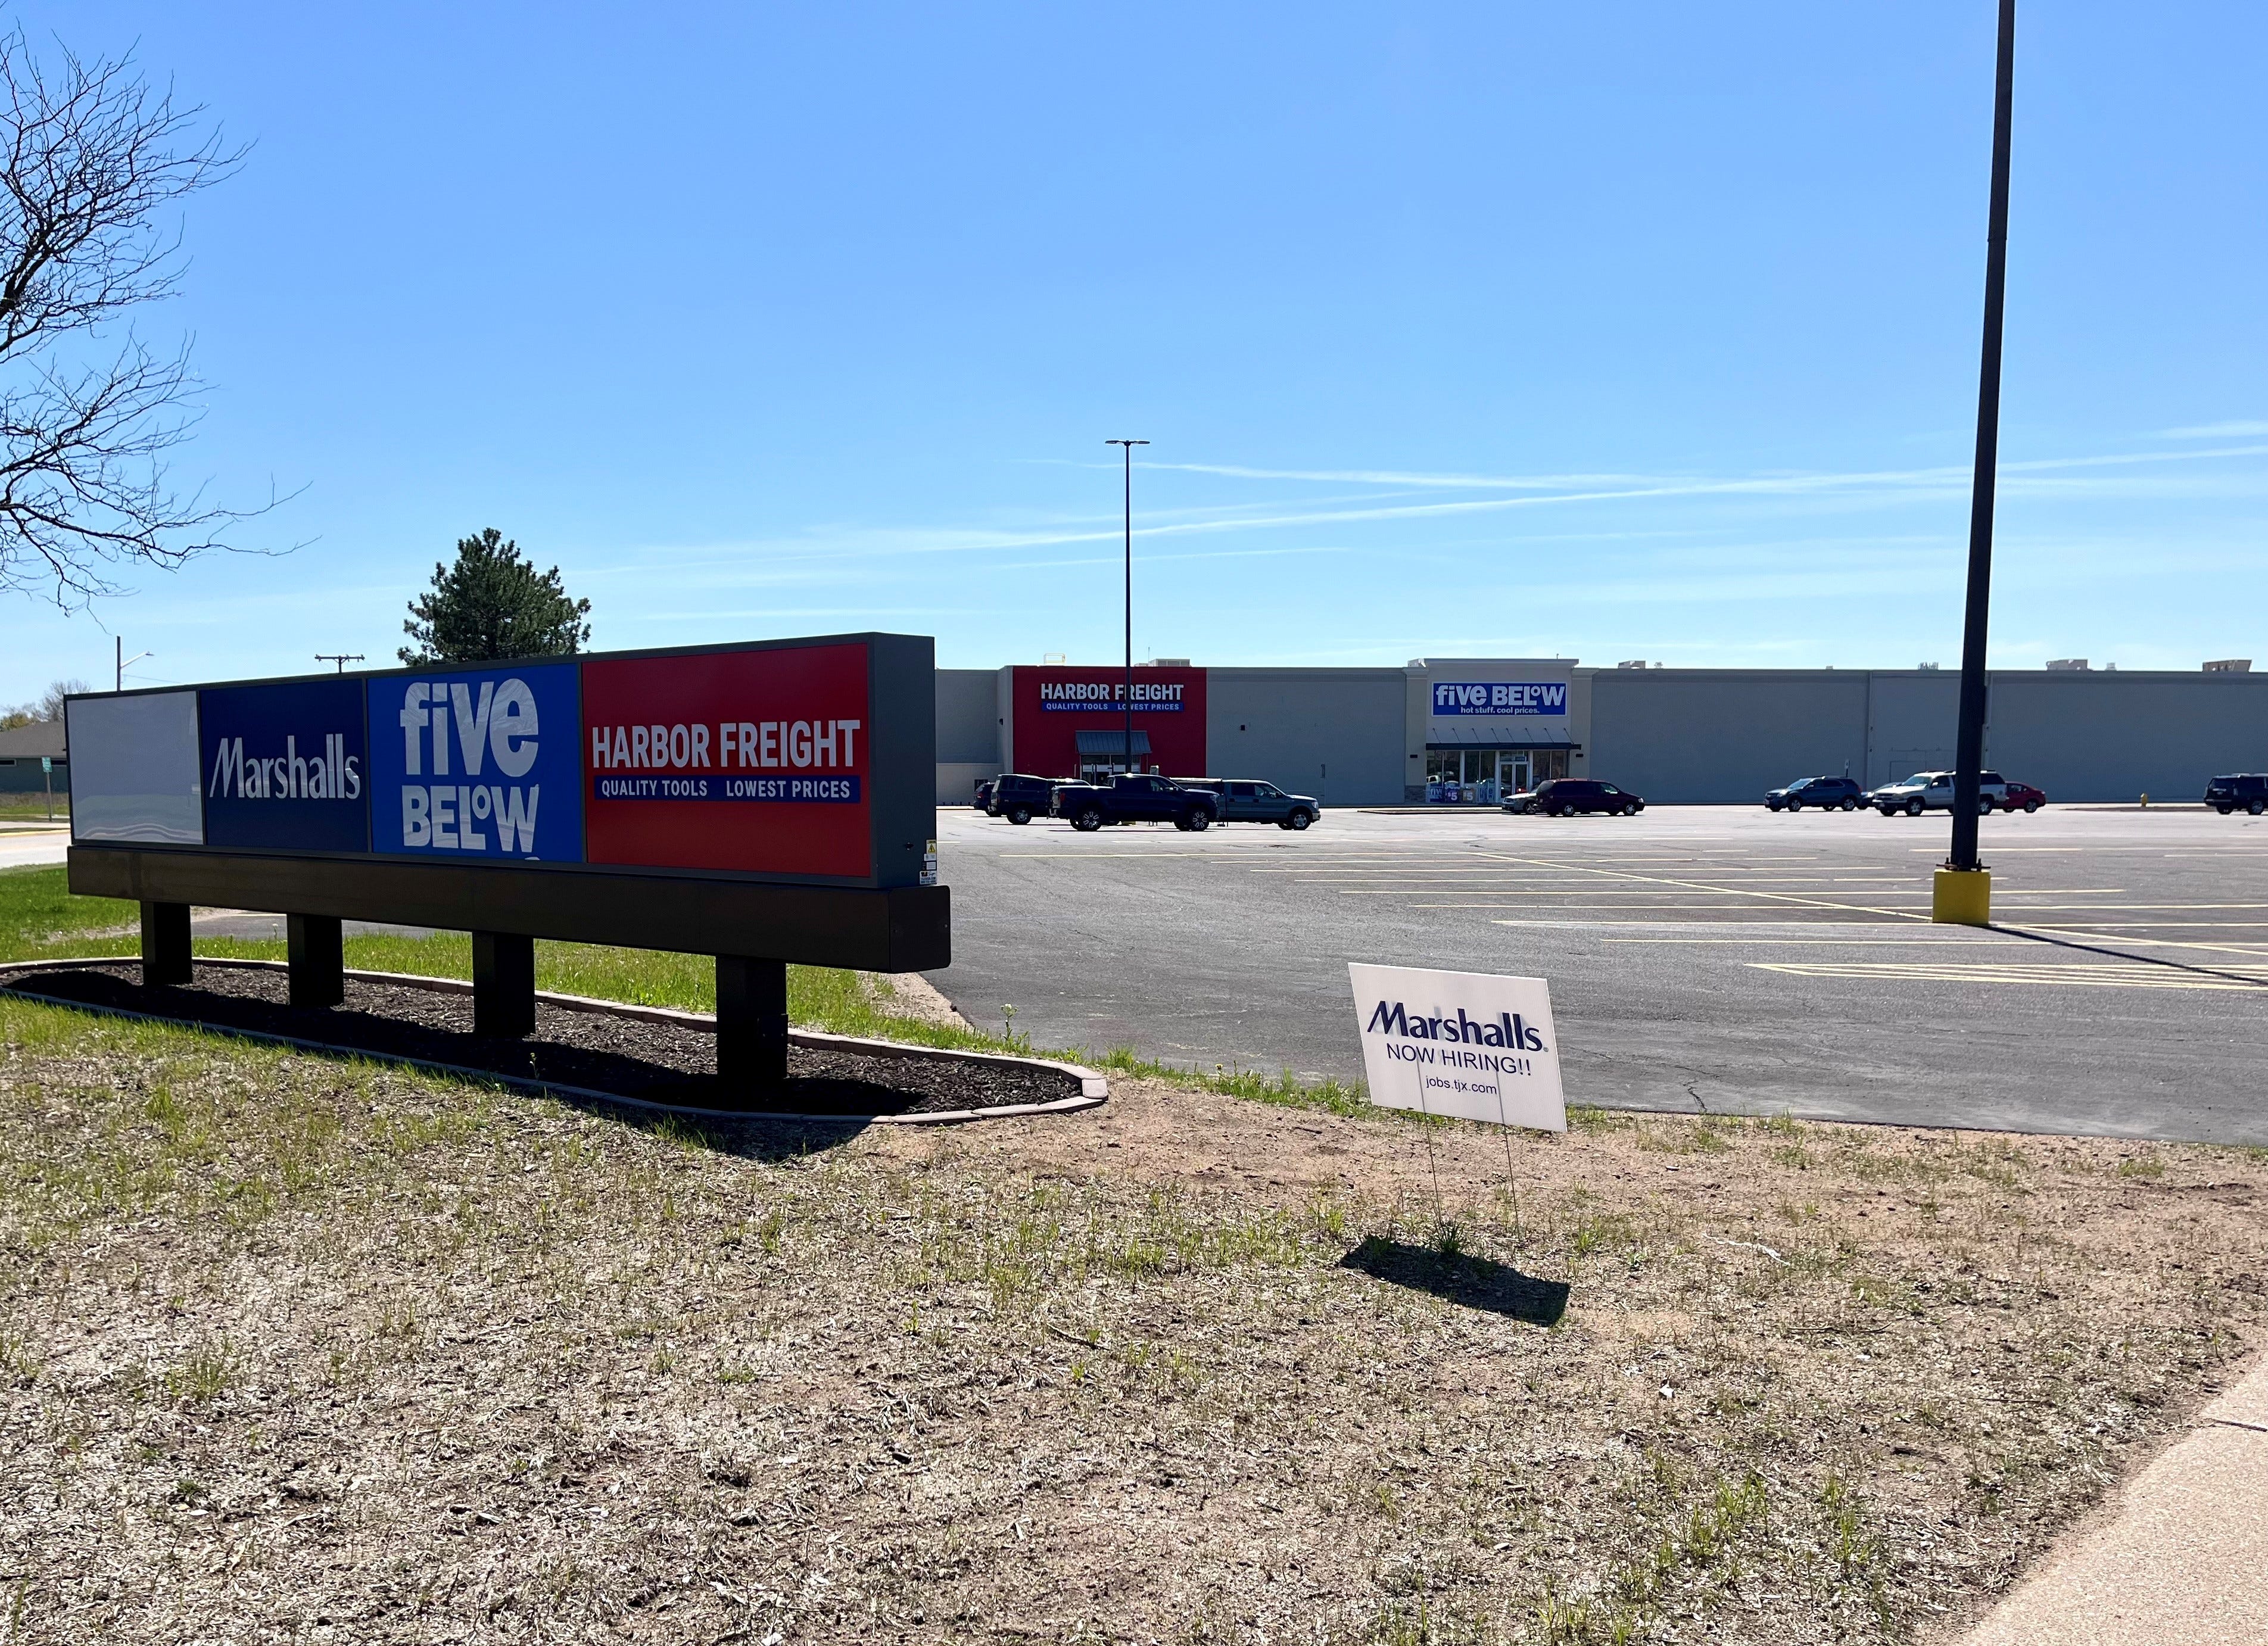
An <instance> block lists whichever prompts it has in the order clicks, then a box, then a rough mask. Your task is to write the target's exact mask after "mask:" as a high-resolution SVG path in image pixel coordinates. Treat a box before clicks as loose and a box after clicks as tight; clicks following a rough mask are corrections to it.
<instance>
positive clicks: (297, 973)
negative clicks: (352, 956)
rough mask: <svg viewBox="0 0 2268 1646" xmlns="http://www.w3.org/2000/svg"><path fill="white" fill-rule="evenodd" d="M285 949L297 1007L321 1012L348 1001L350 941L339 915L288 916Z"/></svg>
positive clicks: (293, 1000)
mask: <svg viewBox="0 0 2268 1646" xmlns="http://www.w3.org/2000/svg"><path fill="white" fill-rule="evenodd" d="M284 955H285V959H286V963H287V964H288V965H289V966H290V968H291V1003H292V1004H293V1005H295V1006H306V1007H312V1008H313V1009H315V1010H322V1009H323V1008H324V1007H327V1006H335V1005H337V1004H339V1003H341V1002H342V1001H343V1000H345V999H346V997H347V969H346V967H347V962H346V939H345V934H344V931H343V930H342V927H341V925H340V923H339V920H338V917H337V916H336V915H289V914H287V915H284Z"/></svg>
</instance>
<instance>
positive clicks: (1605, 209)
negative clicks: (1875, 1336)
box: [0, 0, 2268, 700]
mask: <svg viewBox="0 0 2268 1646" xmlns="http://www.w3.org/2000/svg"><path fill="white" fill-rule="evenodd" d="M1991 12H1992V6H1991V4H1990V0H1964V3H1963V4H1940V3H1938V0H1896V3H1895V4H1892V3H1888V0H1885V3H1883V4H1861V3H1857V0H1853V3H1851V4H1836V5H1831V6H1821V5H1818V4H1734V5H1727V6H1717V7H1695V6H1691V5H1689V4H1623V5H1618V6H1613V7H1599V6H1585V7H1568V6H1551V7H1545V6H1541V5H1531V4H1494V5H1476V6H1469V7H1459V6H1449V5H1435V6H1406V7H1395V8H1387V7H1374V8H1373V7H1366V8H1353V7H1332V6H1316V5H1307V6H1302V7H1299V8H1292V7H1288V6H1248V7H1236V8H1226V7H1219V6H1203V7H1200V6H1173V5H1160V6H1152V7H1148V8H1144V9H1141V10H1139V11H1127V10H1125V9H1123V8H1120V9H1105V8H1094V7H1062V6H1046V7H1042V6H1036V5H1035V6H1028V7H1010V6H977V7H957V8H942V7H924V8H910V7H908V8H894V7H881V6H856V5H842V6H829V7H799V8H789V7H757V6H741V5H733V6H726V5H697V4H646V5H641V6H637V7H632V6H627V5H625V6H620V7H616V8H609V9H600V8H593V7H576V6H572V5H566V4H547V5H542V6H537V5H533V4H530V5H505V4H489V5H475V6H466V5H462V4H456V5H448V6H442V5H421V4H397V5H389V6H385V7H380V6H377V5H355V4H339V5H328V6H306V5H283V4H212V3H208V4H188V5H184V4H173V5H162V6H161V5H158V4H129V3H126V0H69V4H55V3H54V0H19V3H18V5H17V6H16V7H15V8H14V14H15V16H16V17H17V18H18V19H19V20H21V21H22V23H23V24H24V25H25V26H26V28H27V29H28V30H29V31H30V32H31V33H33V35H34V37H35V38H46V37H48V36H51V35H55V34H60V35H61V36H62V37H63V39H65V40H68V41H69V42H70V44H71V45H73V46H74V47H75V48H77V49H78V50H80V51H82V52H89V53H100V52H109V51H115V50H118V49H121V48H124V47H127V46H129V45H135V46H136V49H137V50H138V53H139V56H140V60H141V62H143V63H144V65H145V67H146V68H147V70H149V71H150V72H151V74H152V75H153V76H155V77H161V78H162V77H168V76H170V77H172V78H173V80H174V81H175V83H176V85H177V86H178V88H179V90H180V93H181V94H182V95H184V96H185V97H187V98H189V99H195V100H202V101H203V102H205V103H207V104H209V105H210V107H211V108H212V109H213V111H214V112H215V114H217V115H218V116H220V117H221V118H222V119H223V121H225V125H226V127H227V129H228V130H229V131H230V132H231V133H232V134H233V135H235V136H239V137H241V138H246V139H249V140H251V141H252V142H253V143H254V144H255V147H254V151H253V153H252V156H251V158H250V160H249V162H248V163H247V165H246V166H245V168H244V170H243V172H242V173H241V174H240V175H239V176H238V177H237V178H236V179H234V180H232V181H230V182H228V183H226V184H225V185H224V186H222V187H219V188H217V189H215V190H213V191H211V192H210V193H209V194H206V195H202V196H200V197H198V198H196V199H195V200H194V201H192V202H190V204H189V205H188V208H187V210H186V213H185V216H184V218H183V227H184V230H185V232H186V236H187V240H188V247H189V250H190V252H191V253H192V254H193V256H194V259H195V261H194V265H193V267H192V268H191V270H190V273H189V276H188V284H187V290H186V292H185V295H184V296H183V297H182V298H180V299H179V300H178V301H176V302H174V303H172V304H170V305H166V307H165V308H163V309H162V310H158V311H154V312H149V313H147V314H145V315H144V317H143V319H142V320H141V321H140V324H141V326H142V327H143V329H144V332H145V333H146V334H150V335H151V336H153V337H160V338H166V337H171V336H173V335H174V334H178V333H182V332H187V333H190V334H194V336H195V349H196V355H195V357H196V360H197V363H198V365H199V368H200V371H201V372H202V374H203V378H205V379H206V383H207V387H206V389H205V391H204V393H203V404H204V406H205V407H206V416H205V421H204V423H203V427H202V429H201V431H200V432H199V434H198V436H197V437H196V438H195V441H194V442H193V443H192V444H191V445H189V446H188V448H186V449H185V450H184V451H183V452H181V453H180V473H181V474H183V475H184V476H185V477H187V478H189V479H192V480H195V479H203V478H205V477H207V476H210V479H211V481H212V485H213V488H214V492H215V495H216V496H217V497H218V498H220V499H222V500H224V501H231V500H233V501H243V500H256V499H259V498H261V497H264V496H267V495H268V492H269V486H270V484H271V482H272V483H273V484H274V486H275V487H276V488H277V489H279V490H281V491H284V492H287V493H295V494H296V496H293V497H292V498H291V501H290V502H288V503H285V504H284V505H283V506H281V507H278V508H277V509H276V510H275V511H273V512H272V513H270V514H269V515H267V516H265V517H263V518H261V519H259V520H257V521H254V523H252V524H251V525H248V526H247V527H246V528H244V529H243V531H242V532H241V533H240V534H239V538H240V540H242V541H244V542H246V543H247V544H251V545H261V546H269V547H281V546H286V545H291V544H299V545H301V547H297V548H296V549H295V550H294V551H293V552H291V554H289V555H284V556H283V557H281V558H272V559H271V558H256V557H247V556H232V555H217V556H214V557H212V558H210V559H209V560H206V561H203V562H199V563H196V564H195V565H193V566H192V567H190V568H189V569H187V570H185V571H182V572H180V573H178V574H172V575H167V574H162V573H146V574H142V575H140V576H139V577H137V578H136V584H137V588H138V592H137V593H136V595H135V596H134V597H133V598H131V599H119V600H110V601H105V602H103V603H102V604H101V605H99V606H98V607H97V608H96V610H95V611H94V612H93V613H92V614H81V615H77V616H72V617H69V618H65V617H63V616H59V615H57V614H55V613H54V612H53V611H52V610H51V609H48V608H43V607H41V606H39V605H38V604H36V603H33V602H29V601H26V600H23V599H11V600H10V601H9V602H8V604H7V607H6V613H5V621H6V622H7V625H8V632H9V635H10V643H9V644H8V645H7V647H6V648H5V649H4V653H5V655H4V659H0V700H12V699H15V698H20V697H26V696H29V695H32V694H34V693H36V692H37V691H38V690H39V689H40V687H42V686H44V685H45V683H46V682H47V681H48V680H50V679H52V678H54V677H55V676H58V675H77V676H79V677H82V678H85V679H86V680H90V681H95V682H98V683H99V681H101V680H103V678H104V677H105V676H106V674H107V667H108V663H109V659H110V656H111V636H112V635H113V634H114V633H117V634H122V635H123V636H124V637H125V641H126V650H128V652H129V653H132V652H136V651H141V650H151V651H154V652H156V653H157V654H158V655H157V656H156V657H155V658H152V659H151V660H150V661H149V662H147V663H145V664H144V665H140V667H139V668H138V669H137V670H136V674H135V676H134V678H135V679H136V680H142V681H144V682H150V683H155V682H158V681H168V680H199V679H210V678H226V677H237V676H247V675H257V674H265V673H272V672H291V671H298V670H300V669H303V668H306V667H309V666H312V665H311V662H310V659H311V656H312V654H313V653H315V652H318V651H339V650H345V651H361V652H365V653H368V654H370V656H371V657H372V660H373V662H376V661H379V660H389V661H390V659H391V656H392V653H393V650H394V647H395V646H396V645H398V644H399V643H401V615H402V611H403V606H404V604H405V602H406V601H407V600H408V599H409V598H410V597H411V596H412V595H413V594H414V593H415V592H416V591H417V589H418V588H419V587H420V586H421V585H422V584H423V583H424V581H425V579H426V577H428V576H429V575H430V572H431V567H432V563H433V562H434V561H435V560H436V559H437V558H439V557H442V556H444V555H446V554H447V553H448V552H449V551H450V549H451V546H452V545H453V542H454V540H455V539H456V538H457V537H459V536H460V535H463V534H467V533H472V532H474V531H476V530H477V529H479V528H480V527H482V526H485V525H495V526H497V527H499V528H500V529H502V530H503V531H504V532H505V533H507V534H508V535H511V536H512V537H515V538H517V539H518V540H519V542H520V543H521V545H522V546H523V547H526V548H527V549H528V550H529V551H530V552H531V553H533V554H534V555H535V556H536V557H537V559H538V561H539V562H540V563H542V564H545V565H549V564H550V563H552V562H557V563H559V564H560V566H561V567H562V568H563V571H564V573H565V575H566V577H567V581H568V583H569V585H570V587H571V589H572V590H573V591H574V592H578V593H581V594H587V595H588V596H590V597H591V599H592V600H593V604H594V607H595V610H594V617H595V620H596V624H597V632H596V635H595V636H594V643H595V644H598V645H601V646H641V645H665V644H692V643H701V642H708V641H721V640H728V639H734V638H743V637H755V636H770V635H791V634H803V633H818V632H829V631H834V630H839V629H846V628H868V627H872V628H895V629H901V630H909V631H915V632H925V633H932V634H934V635H936V636H937V637H938V642H939V658H940V660H941V661H943V662H945V663H946V664H948V665H969V666H990V665H996V664H999V663H1005V662H1015V661H1037V660H1039V659H1040V658H1041V657H1042V655H1043V654H1046V653H1051V652H1060V653H1064V654H1067V655H1068V656H1069V657H1070V658H1072V659H1073V660H1074V661H1090V662H1095V661H1105V660H1108V659H1109V658H1115V657H1116V655H1117V653H1118V649H1119V645H1120V640H1119V623H1120V615H1119V613H1120V607H1119V569H1118V559H1117V555H1118V537H1117V533H1118V502H1119V492H1118V474H1117V472H1116V454H1115V452H1110V451H1108V450H1107V449H1106V448H1105V447H1104V445H1102V442H1103V440H1104V439H1105V437H1108V436H1113V435H1120V434H1131V435H1138V436H1145V437H1148V438H1149V439H1151V440H1152V442H1154V444H1153V445H1151V446H1150V447H1149V448H1148V449H1147V451H1146V452H1145V454H1144V459H1145V461H1144V464H1143V466H1142V467H1138V469H1137V472H1136V482H1135V490H1136V505H1137V511H1138V515H1137V519H1138V535H1137V539H1136V555H1137V561H1138V569H1137V610H1136V621H1135V640H1136V647H1137V650H1138V654H1139V655H1142V656H1145V657H1146V656H1152V655H1161V656H1173V657H1191V658H1197V660H1198V661H1200V662H1208V663H1215V664H1241V663H1274V662H1303V663H1323V664H1328V663H1347V664H1397V663H1400V662H1402V661H1403V660H1405V659H1406V658H1411V657H1416V656H1420V655H1424V654H1427V653H1431V654H1433V655H1454V654H1466V655H1469V654H1475V653H1480V654H1494V653H1504V654H1515V655H1561V656H1575V657H1580V658H1583V659H1585V660H1586V661H1588V662H1594V663H1610V662H1614V661H1618V660H1620V659H1623V658H1638V657H1644V658H1651V659H1656V660H1660V661H1663V662H1668V663H1673V664H1691V665H1742V664H1747V665H1783V666H1795V665H1820V664H1826V663H1833V664H1837V665H1844V666H1852V665H1881V666H1905V665H1911V664H1913V663H1915V662H1917V661H1920V660H1923V659H1931V660H1941V661H1943V662H1945V663H1946V664H1947V665H1952V664H1954V663H1955V662H1956V661H1957V658H1958V633H1959V626H1960V617H1961V614H1960V589H1961V563H1962V552H1963V545H1964V540H1965V533H1966V522H1967V507H1968V461H1969V451H1970V440H1971V438H1972V419H1973V416H1974V408H1975V393H1976V388H1975V382H1976V354H1977V327H1978V314H1979V308H1980V300H1981V288H1982V281H1983V265H1984V244H1983V242H1984V217H1985V182H1986V175H1985V173H1986V164H1987V159H1988V148H1989V139H1990V114H1991V110H1990V93H1991V55H1992V39H1991V22H1992V18H1991ZM2264 56H2268V9H2264V8H2261V7H2259V6H2257V5H2249V6H2248V5H2237V4H2187V5H2184V4H2173V5H2168V6H2161V7H2152V8H2137V7H2133V6H2131V5H2113V4H2099V3H2094V0H2069V3H2065V4H2049V3H2046V0H2036V3H2034V4H2029V6H2028V7H2027V9H2026V10H2025V12H2024V16H2023V19H2022V33H2021V40H2020V59H2019V68H2018V82H2017V121H2016V148H2015V186H2014V228H2013V234H2012V252H2011V260H2010V268H2011V275H2010V287H2009V328H2008V356H2007V401H2006V412H2005V423H2004V431H2005V432H2004V441H2003V455H2004V457H2005V459H2007V467H2006V468H2005V469H2004V474H2003V481H2002V487H2001V534H2000V553H1999V577H1998V580H1997V590H1996V604H1995V622H1994V644H1993V660H1994V661H1995V662H1996V663H1997V664H1999V665H2004V666H2029V665H2037V664H2039V663H2040V662H2042V661H2043V660H2045V659H2046V658H2051V657H2063V656H2086V657H2090V658H2094V659H2095V660H2096V661H2097V662H2098V663H2100V662H2102V661H2105V660H2110V661H2116V662H2117V663H2118V664H2119V665H2120V666H2122V667H2125V668H2136V667H2153V666H2154V667H2175V668H2184V669H2187V668H2194V667H2195V666H2196V665H2197V664H2198V662H2199V661H2200V660H2201V659H2203V658H2211V657H2219V656H2224V655H2236V656H2251V655H2256V654H2257V655H2260V656H2262V658H2263V659H2264V662H2268V636H2264V635H2263V634H2262V632H2261V628H2260V625H2261V621H2262V614H2263V613H2264V611H2268V569H2264V564H2263V555H2262V554H2261V543H2262V538H2263V525H2264V522H2268V460H2264V459H2268V383H2264V378H2263V371H2262V367H2263V365H2264V363H2268V350H2264V343H2268V306H2264V305H2263V303H2262V302H2261V295H2260V294H2261V290H2262V263H2263V253H2264V250H2268V210H2264V206H2268V199H2264V196H2268V153H2264V143H2263V135H2264V129H2263V120H2262V116H2261V114H2260V113H2259V108H2260V103H2259V98H2258V95H2257V65H2258V64H2259V63H2260V62H2262V61H2263V59H2264Z"/></svg>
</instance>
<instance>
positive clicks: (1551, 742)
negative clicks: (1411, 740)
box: [1425, 725, 1582, 749]
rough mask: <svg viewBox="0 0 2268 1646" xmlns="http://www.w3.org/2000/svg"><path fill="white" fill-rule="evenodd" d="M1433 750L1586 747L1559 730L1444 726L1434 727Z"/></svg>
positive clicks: (1428, 742) (1524, 727) (1431, 747)
mask: <svg viewBox="0 0 2268 1646" xmlns="http://www.w3.org/2000/svg"><path fill="white" fill-rule="evenodd" d="M1432 733H1433V735H1432V737H1431V738H1428V739H1427V740H1426V743H1425V746H1426V747H1427V748H1429V749H1579V748H1580V747H1582V745H1581V744H1580V743H1578V742H1576V741H1575V739H1574V738H1571V737H1569V736H1568V735H1567V733H1566V732H1565V731H1562V730H1560V729H1558V728H1557V727H1546V726H1501V725H1499V726H1485V725H1483V726H1443V725H1436V726H1434V727H1433V728H1432Z"/></svg>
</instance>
